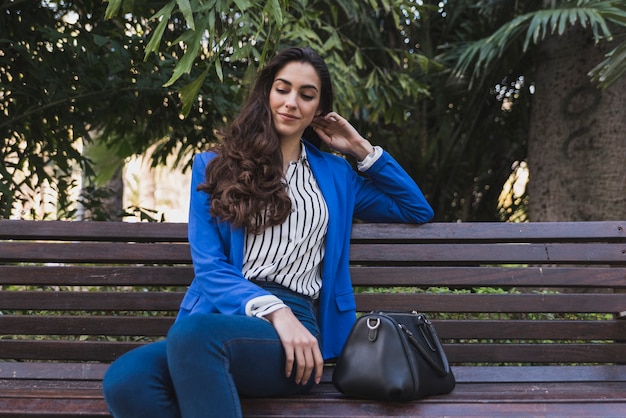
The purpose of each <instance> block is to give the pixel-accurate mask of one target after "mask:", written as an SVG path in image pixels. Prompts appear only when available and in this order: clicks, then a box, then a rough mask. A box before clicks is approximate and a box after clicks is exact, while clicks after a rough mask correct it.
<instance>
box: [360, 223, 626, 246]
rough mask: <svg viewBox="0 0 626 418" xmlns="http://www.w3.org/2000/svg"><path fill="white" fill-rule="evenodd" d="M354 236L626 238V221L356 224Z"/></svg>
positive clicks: (554, 239) (492, 239)
mask: <svg viewBox="0 0 626 418" xmlns="http://www.w3.org/2000/svg"><path fill="white" fill-rule="evenodd" d="M352 239H353V240H355V241H359V242H360V241H371V240H380V241H389V240H397V241H412V242H459V241H470V242H625V241H626V221H614V222H610V221H609V222H606V221H604V222H529V223H516V224H510V223H499V222H472V223H429V224H424V225H401V224H355V225H354V226H353V228H352Z"/></svg>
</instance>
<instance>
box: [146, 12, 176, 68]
mask: <svg viewBox="0 0 626 418" xmlns="http://www.w3.org/2000/svg"><path fill="white" fill-rule="evenodd" d="M175 5H176V3H175V2H174V1H170V2H169V3H168V4H166V5H165V6H163V8H162V9H161V10H159V11H158V12H156V13H155V14H154V16H152V19H154V18H157V17H161V21H160V22H159V24H158V25H157V27H156V29H155V30H154V32H153V33H152V36H151V37H150V42H148V45H146V52H145V55H144V60H146V59H147V58H148V56H149V55H150V53H152V52H157V51H158V50H159V44H160V43H161V38H163V33H164V32H165V28H166V27H167V22H168V20H169V17H170V15H171V14H172V10H174V6H175Z"/></svg>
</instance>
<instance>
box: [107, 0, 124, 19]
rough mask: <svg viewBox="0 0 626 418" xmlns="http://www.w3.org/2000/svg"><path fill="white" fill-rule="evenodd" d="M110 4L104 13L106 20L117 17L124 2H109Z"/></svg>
mask: <svg viewBox="0 0 626 418" xmlns="http://www.w3.org/2000/svg"><path fill="white" fill-rule="evenodd" d="M108 1H109V4H107V9H106V11H105V12H104V18H105V19H112V18H114V17H115V16H117V12H118V11H119V10H120V7H121V6H122V0H108Z"/></svg>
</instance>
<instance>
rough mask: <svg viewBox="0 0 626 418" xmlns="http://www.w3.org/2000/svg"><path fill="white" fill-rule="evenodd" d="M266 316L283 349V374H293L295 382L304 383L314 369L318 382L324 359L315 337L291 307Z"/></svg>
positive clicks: (288, 375)
mask: <svg viewBox="0 0 626 418" xmlns="http://www.w3.org/2000/svg"><path fill="white" fill-rule="evenodd" d="M266 318H267V319H268V320H269V321H270V322H271V323H272V325H274V328H275V329H276V332H277V333H278V336H279V338H280V341H281V343H282V345H283V348H284V350H285V376H287V377H291V376H292V374H293V377H294V380H295V382H296V383H297V384H303V385H306V384H307V383H308V381H309V380H310V378H311V375H312V373H313V371H314V370H315V381H316V382H317V383H319V381H320V380H321V376H322V369H323V367H324V359H323V357H322V352H321V351H320V348H319V343H318V341H317V338H315V337H314V336H313V334H311V333H310V332H309V330H308V329H306V327H305V326H304V325H302V323H301V322H300V321H299V320H298V319H297V318H296V317H295V315H293V313H292V312H291V309H288V308H284V309H279V310H277V311H275V312H272V313H271V314H269V315H268V316H267V317H266Z"/></svg>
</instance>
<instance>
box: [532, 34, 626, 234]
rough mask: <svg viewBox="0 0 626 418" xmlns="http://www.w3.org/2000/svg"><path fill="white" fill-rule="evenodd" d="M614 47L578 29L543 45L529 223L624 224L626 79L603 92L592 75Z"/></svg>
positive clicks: (535, 100)
mask: <svg viewBox="0 0 626 418" xmlns="http://www.w3.org/2000/svg"><path fill="white" fill-rule="evenodd" d="M613 45H614V44H613ZM610 46H611V45H609V44H606V43H605V44H594V42H593V39H592V36H591V33H590V32H589V31H588V30H586V29H582V28H580V27H573V28H570V29H569V30H568V31H566V32H565V34H563V35H562V36H553V37H550V38H548V39H546V40H545V41H544V43H543V44H542V45H541V50H540V56H539V60H538V65H537V68H536V71H537V74H536V77H535V79H536V86H535V88H536V90H535V95H534V97H533V104H532V110H531V116H530V117H531V123H530V131H529V142H528V163H529V168H530V182H529V196H530V200H529V219H530V220H531V221H535V222H537V221H587V220H594V221H599V220H623V219H626V164H625V161H626V138H625V132H626V117H625V115H626V77H622V78H621V79H620V80H619V81H618V82H617V83H616V84H614V85H613V86H611V87H609V88H608V89H606V90H600V89H598V88H597V87H596V86H594V85H593V84H591V82H590V81H589V76H588V75H587V73H588V72H589V71H590V70H591V69H592V68H593V67H594V66H595V65H597V64H598V63H599V62H601V61H602V60H603V57H604V54H605V53H606V52H607V51H608V50H610V49H611V48H609V47H610Z"/></svg>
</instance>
